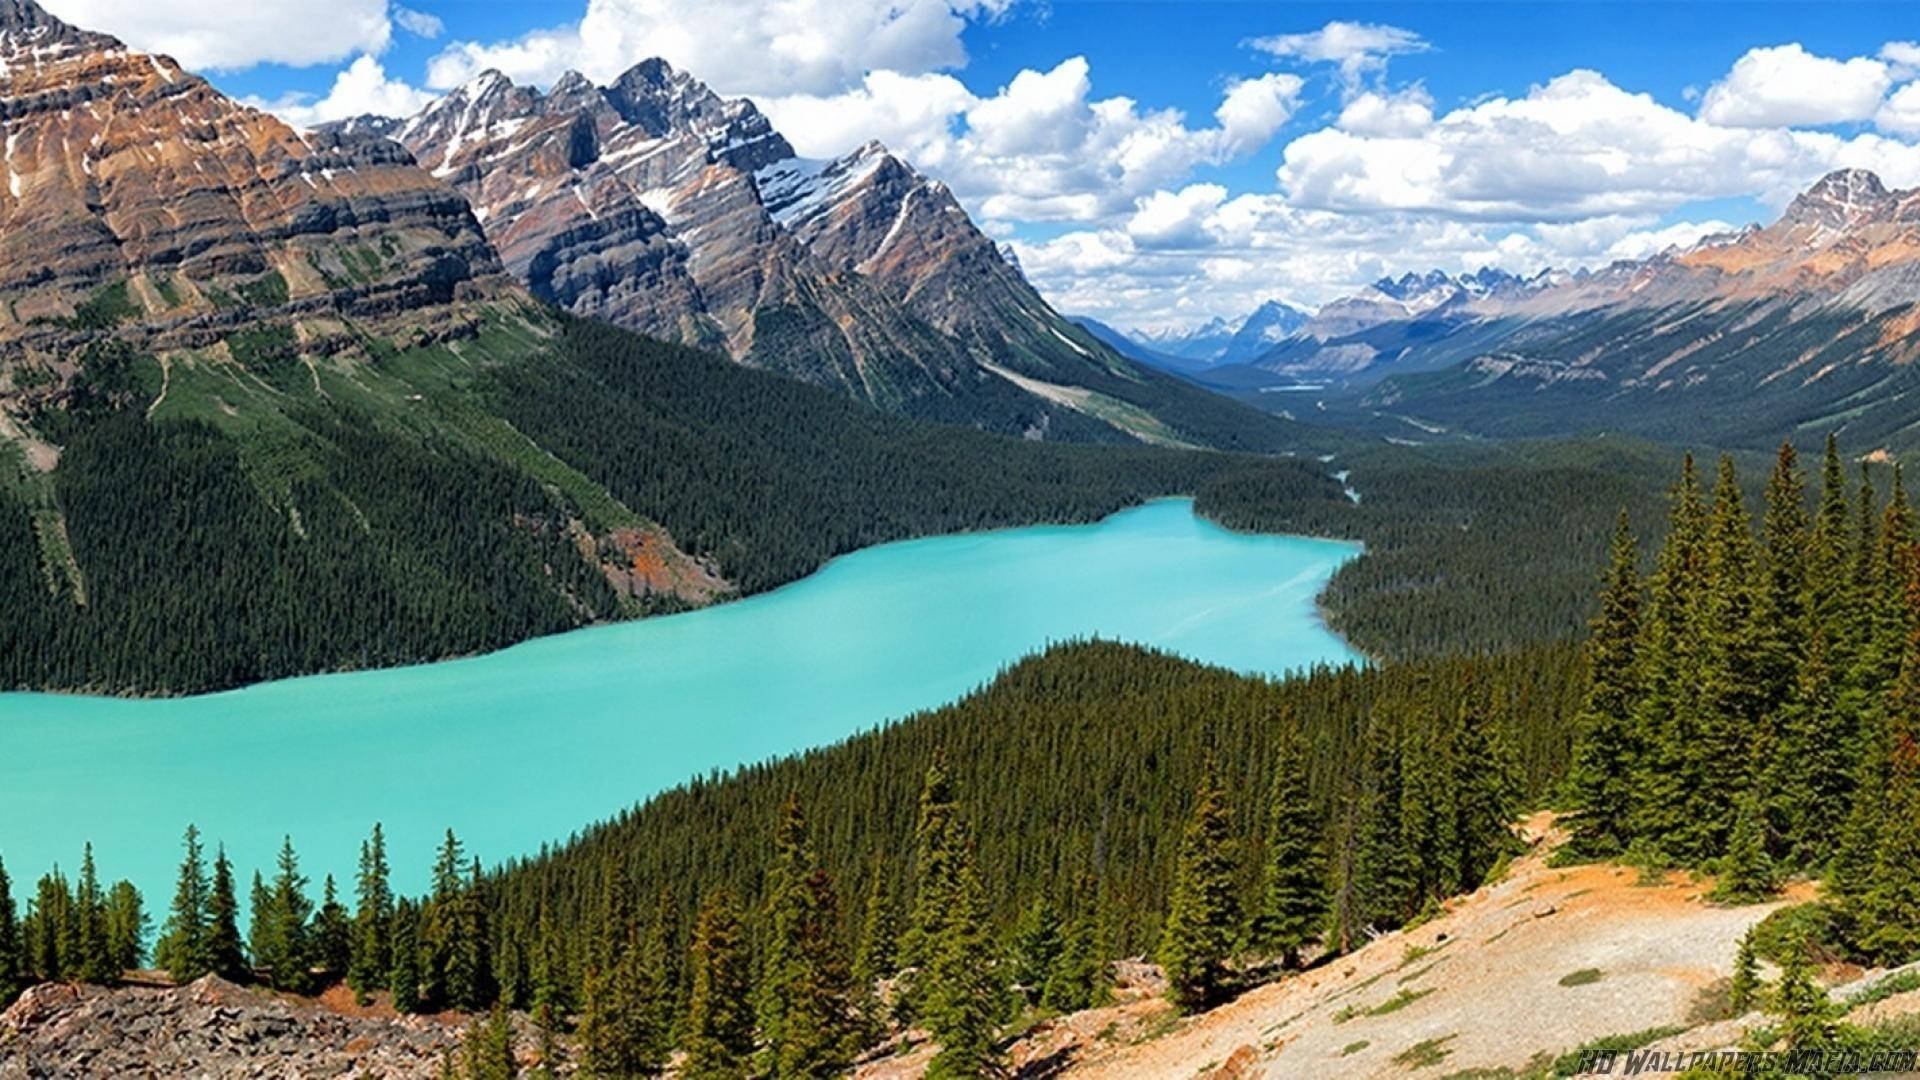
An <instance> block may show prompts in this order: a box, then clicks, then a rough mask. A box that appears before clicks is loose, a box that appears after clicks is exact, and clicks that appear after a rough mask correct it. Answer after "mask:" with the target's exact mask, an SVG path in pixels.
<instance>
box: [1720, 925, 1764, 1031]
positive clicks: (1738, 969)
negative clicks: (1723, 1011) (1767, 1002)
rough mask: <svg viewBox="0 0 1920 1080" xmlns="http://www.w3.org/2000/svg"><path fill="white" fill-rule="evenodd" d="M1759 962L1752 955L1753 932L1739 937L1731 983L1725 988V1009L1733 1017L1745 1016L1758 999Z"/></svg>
mask: <svg viewBox="0 0 1920 1080" xmlns="http://www.w3.org/2000/svg"><path fill="white" fill-rule="evenodd" d="M1760 988H1761V987H1760V961H1759V958H1758V957H1756V956H1755V954H1754V947H1753V931H1751V930H1749V931H1747V932H1746V933H1745V934H1742V935H1741V936H1740V949H1739V951H1738V952H1736V953H1735V954H1734V958H1733V982H1732V984H1731V985H1730V986H1729V987H1728V988H1727V1008H1728V1009H1729V1010H1730V1011H1731V1012H1732V1013H1733V1015H1735V1016H1745V1015H1746V1014H1747V1012H1748V1011H1749V1010H1750V1009H1752V1008H1753V1007H1754V1005H1755V1004H1756V1003H1757V1002H1758V1001H1759V999H1760Z"/></svg>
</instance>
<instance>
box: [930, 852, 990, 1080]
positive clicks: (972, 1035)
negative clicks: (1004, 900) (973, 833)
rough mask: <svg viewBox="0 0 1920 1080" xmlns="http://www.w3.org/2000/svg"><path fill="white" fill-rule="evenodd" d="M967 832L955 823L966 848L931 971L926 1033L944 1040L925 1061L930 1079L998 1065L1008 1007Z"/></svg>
mask: <svg viewBox="0 0 1920 1080" xmlns="http://www.w3.org/2000/svg"><path fill="white" fill-rule="evenodd" d="M964 832H965V830H964V828H961V827H958V826H956V835H955V836H954V840H955V842H956V843H960V844H962V845H963V846H962V848H961V850H960V851H959V853H958V854H957V856H956V857H955V858H954V859H953V860H952V863H951V865H952V866H953V870H954V873H955V875H956V878H957V880H955V881H954V882H953V885H952V887H951V889H950V890H949V891H950V893H951V895H952V896H953V901H954V907H953V911H952V913H951V917H950V918H949V919H948V920H947V923H946V926H945V927H943V928H942V932H941V937H940V939H939V941H938V942H937V943H935V945H934V950H933V958H932V960H931V962H930V964H929V967H928V970H927V999H926V1025H927V1031H928V1033H929V1034H931V1035H932V1036H933V1040H934V1041H935V1042H937V1043H939V1044H940V1052H939V1053H937V1054H935V1055H934V1056H933V1060H932V1061H929V1062H928V1063H927V1080H973V1078H976V1077H981V1076H991V1075H994V1074H995V1072H996V1070H997V1069H998V1066H999V1057H998V1054H997V1052H996V1050H995V1048H994V1040H993V1036H994V1032H995V1030H996V1029H997V1027H998V1025H999V1020H1000V1017H1001V1015H1002V1014H1003V1011H1004V1002H1003V1000H1002V998H1001V982H1000V975H999V973H998V971H997V970H996V965H995V964H994V955H993V951H994V950H993V943H992V941H991V939H990V938H989V937H988V935H987V926H986V922H987V911H986V907H987V900H986V895H985V893H984V892H982V890H981V887H980V878H979V877H978V875H976V874H975V873H974V870H973V860H972V852H971V851H970V850H968V848H967V847H966V846H964V845H965V844H966V840H965V836H964Z"/></svg>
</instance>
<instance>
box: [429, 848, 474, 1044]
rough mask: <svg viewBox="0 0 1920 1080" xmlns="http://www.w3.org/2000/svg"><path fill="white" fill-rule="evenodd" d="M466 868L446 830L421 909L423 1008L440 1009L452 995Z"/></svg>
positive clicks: (458, 849)
mask: <svg viewBox="0 0 1920 1080" xmlns="http://www.w3.org/2000/svg"><path fill="white" fill-rule="evenodd" d="M465 868H466V853H465V850H464V849H463V848H462V847H461V845H460V838H459V837H457V836H455V835H454V833H453V830H452V829H448V830H447V833H446V838H445V839H444V840H443V841H442V842H441V845H440V851H439V854H438V855H436V856H435V858H434V863H433V891H432V893H431V894H430V895H429V897H428V899H427V901H426V902H425V903H424V904H422V905H421V909H420V926H419V928H418V932H419V935H420V953H421V956H420V984H419V985H420V1002H421V1005H422V1006H423V1007H425V1008H433V1009H438V1008H443V1007H445V1006H446V1005H447V1004H448V1003H449V1001H450V1000H451V998H452V992H451V988H450V987H449V986H448V982H449V972H448V968H449V967H451V966H452V965H454V964H455V963H458V962H459V961H458V960H456V958H455V956H454V935H455V933H456V927H455V922H456V920H457V918H458V913H457V909H458V907H459V901H460V896H461V894H462V893H463V892H465V891H466V890H465V886H464V884H463V883H462V881H461V877H460V875H461V871H462V870H464V869H465Z"/></svg>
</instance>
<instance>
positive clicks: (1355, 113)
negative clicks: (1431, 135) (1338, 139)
mask: <svg viewBox="0 0 1920 1080" xmlns="http://www.w3.org/2000/svg"><path fill="white" fill-rule="evenodd" d="M1432 123H1433V98H1432V97H1430V96H1429V95H1428V94H1427V92H1426V90H1425V88H1423V87H1420V86H1411V87H1408V88H1407V89H1405V90H1402V91H1400V92H1398V93H1393V94H1384V93H1378V92H1376V91H1372V90H1369V91H1367V92H1366V93H1363V94H1356V95H1355V96H1354V97H1353V98H1352V99H1351V100H1349V101H1348V102H1347V103H1346V105H1345V106H1344V107H1342V108H1341V110H1340V119H1339V120H1338V121H1337V122H1336V124H1337V126H1338V127H1339V128H1340V129H1341V130H1342V131H1348V132H1352V133H1353V134H1355V135H1376V136H1384V137H1387V138H1405V137H1408V136H1412V135H1417V134H1419V133H1420V132H1422V131H1424V130H1426V128H1427V126H1428V125H1430V124H1432Z"/></svg>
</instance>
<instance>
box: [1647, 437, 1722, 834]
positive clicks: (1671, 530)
mask: <svg viewBox="0 0 1920 1080" xmlns="http://www.w3.org/2000/svg"><path fill="white" fill-rule="evenodd" d="M1706 547H1707V544H1706V511H1705V509H1704V506H1703V504H1702V501H1701V494H1700V483H1699V478H1698V476H1697V475H1696V473H1695V471H1694V464H1693V455H1691V454H1689V455H1687V457H1686V459H1685V461H1684V463H1683V465H1682V467H1681V472H1680V481H1679V483H1678V484H1676V485H1675V486H1674V489H1673V492H1672V494H1671V496H1670V498H1669V509H1668V525H1667V538H1666V542H1665V543H1664V544H1663V545H1662V546H1661V549H1660V558H1659V566H1658V569H1657V570H1656V571H1655V572H1654V575H1653V578H1652V581H1651V583H1650V585H1651V587H1650V589H1649V602H1648V606H1647V609H1646V611H1645V613H1644V617H1643V619H1642V623H1641V625H1642V627H1643V631H1642V634H1641V642H1640V644H1639V645H1638V647H1637V648H1636V655H1637V656H1638V658H1639V661H1640V680H1639V685H1640V694H1639V700H1638V703H1637V704H1636V707H1635V709H1634V727H1635V729H1636V734H1635V739H1634V741H1635V744H1636V746H1637V747H1638V749H1639V752H1640V762H1639V767H1638V768H1637V769H1636V770H1635V773H1634V775H1635V777H1636V778H1637V782H1636V784H1635V785H1634V798H1633V800H1632V802H1631V806H1632V814H1631V820H1632V833H1633V835H1634V837H1635V838H1636V839H1639V840H1642V841H1644V842H1645V843H1647V844H1652V845H1658V846H1659V847H1662V848H1667V849H1669V850H1667V851H1666V854H1669V855H1672V854H1679V852H1677V851H1674V850H1671V848H1672V845H1673V842H1674V841H1675V840H1676V839H1678V838H1680V837H1682V836H1683V834H1684V833H1685V831H1686V828H1687V824H1688V820H1687V805H1686V804H1687V799H1688V798H1689V788H1688V784H1689V783H1690V777H1689V770H1688V761H1687V758H1688V753H1689V750H1688V748H1689V746H1690V744H1691V742H1692V740H1693V739H1694V738H1695V728H1696V727H1697V718H1696V717H1697V712H1698V700H1697V699H1698V686H1699V679H1700V671H1699V667H1700V653H1701V647H1700V641H1699V634H1698V633H1697V632H1696V627H1695V623H1696V621H1698V620H1699V619H1701V618H1702V617H1703V609H1704V606H1705V605H1704V603H1703V593H1704V591H1705V567H1706Z"/></svg>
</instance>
